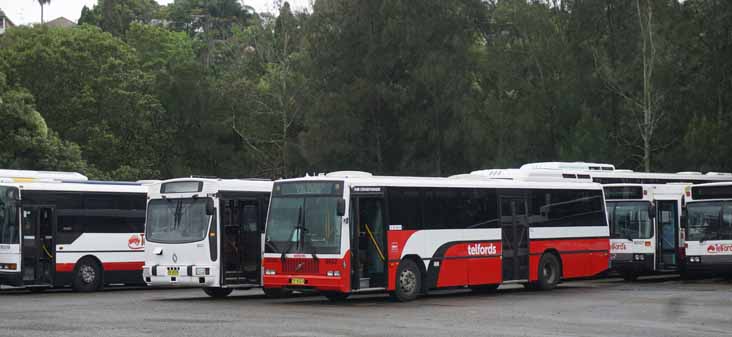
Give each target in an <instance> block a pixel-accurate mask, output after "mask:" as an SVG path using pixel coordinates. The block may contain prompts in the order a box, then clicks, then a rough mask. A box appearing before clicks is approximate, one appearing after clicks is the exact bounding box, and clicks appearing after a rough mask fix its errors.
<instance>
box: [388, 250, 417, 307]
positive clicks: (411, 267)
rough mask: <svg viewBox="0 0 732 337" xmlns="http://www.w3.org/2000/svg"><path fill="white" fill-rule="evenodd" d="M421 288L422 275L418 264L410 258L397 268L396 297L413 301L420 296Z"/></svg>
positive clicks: (399, 299)
mask: <svg viewBox="0 0 732 337" xmlns="http://www.w3.org/2000/svg"><path fill="white" fill-rule="evenodd" d="M421 289H422V275H421V273H420V270H419V267H417V264H416V263H414V261H412V260H408V259H407V260H404V261H402V262H401V263H400V264H399V268H398V269H397V275H396V290H395V291H394V293H393V296H394V298H395V299H396V300H398V301H400V302H407V301H412V300H414V299H416V298H417V296H419V292H420V290H421Z"/></svg>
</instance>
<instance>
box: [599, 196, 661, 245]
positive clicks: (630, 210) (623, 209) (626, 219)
mask: <svg viewBox="0 0 732 337" xmlns="http://www.w3.org/2000/svg"><path fill="white" fill-rule="evenodd" d="M650 206H651V205H650V203H649V202H647V201H610V202H608V203H607V213H608V217H609V218H610V219H609V220H610V237H611V238H616V239H628V240H633V239H650V238H651V237H652V236H653V226H652V225H651V218H650V216H649V211H650Z"/></svg>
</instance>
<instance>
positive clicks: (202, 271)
mask: <svg viewBox="0 0 732 337" xmlns="http://www.w3.org/2000/svg"><path fill="white" fill-rule="evenodd" d="M210 272H211V269H209V268H208V267H196V270H195V271H194V273H195V275H196V276H206V275H208V274H209V273H210Z"/></svg>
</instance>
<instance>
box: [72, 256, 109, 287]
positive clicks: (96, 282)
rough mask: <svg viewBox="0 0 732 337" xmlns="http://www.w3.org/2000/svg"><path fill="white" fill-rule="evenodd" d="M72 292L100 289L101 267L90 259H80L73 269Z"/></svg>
mask: <svg viewBox="0 0 732 337" xmlns="http://www.w3.org/2000/svg"><path fill="white" fill-rule="evenodd" d="M71 286H72V287H73V289H74V291H78V292H92V291H97V290H99V289H100V288H101V287H102V267H101V266H99V263H97V261H94V260H93V259H91V258H84V259H81V261H79V262H78V263H77V264H76V268H74V279H73V281H72V284H71Z"/></svg>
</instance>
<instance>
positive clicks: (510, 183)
mask: <svg viewBox="0 0 732 337" xmlns="http://www.w3.org/2000/svg"><path fill="white" fill-rule="evenodd" d="M333 180H339V181H344V182H345V183H346V184H348V185H351V186H385V187H389V186H398V187H457V188H472V187H483V188H534V189H538V188H552V189H591V190H600V189H602V186H601V185H600V184H596V183H592V182H587V183H571V184H569V183H567V182H563V181H556V180H555V181H546V182H536V181H520V180H500V179H488V178H481V177H475V176H461V175H459V176H453V177H450V178H443V177H408V176H369V175H356V176H352V175H339V174H337V173H336V172H334V173H330V174H327V175H320V176H314V177H301V178H291V179H281V180H278V181H276V182H296V181H333Z"/></svg>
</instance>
